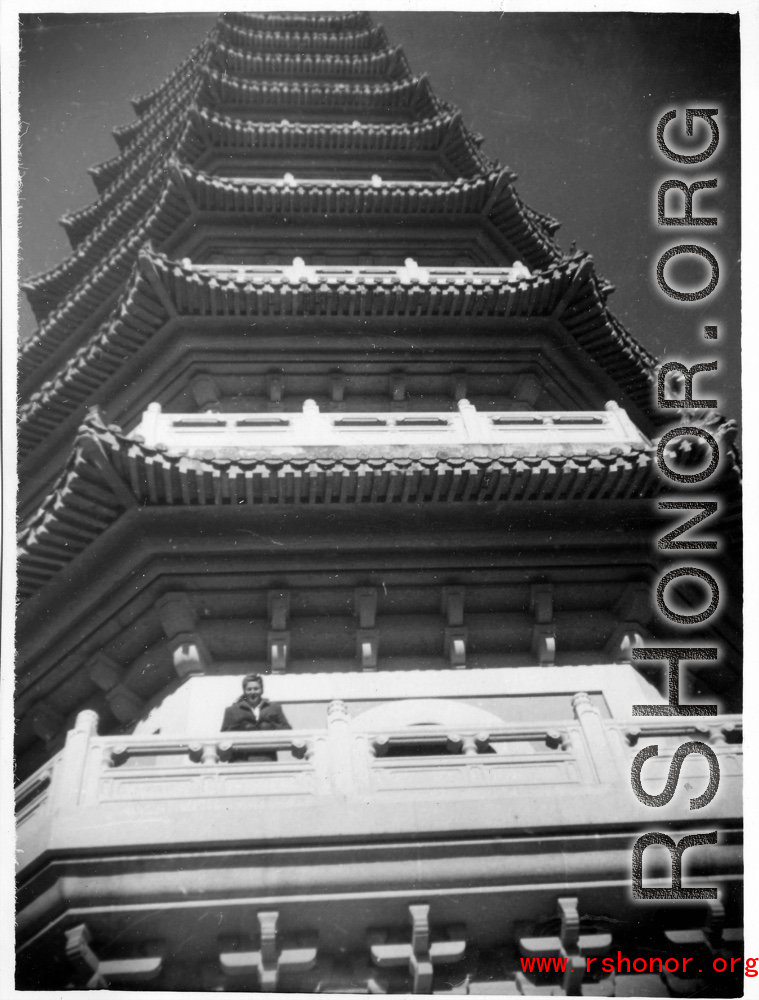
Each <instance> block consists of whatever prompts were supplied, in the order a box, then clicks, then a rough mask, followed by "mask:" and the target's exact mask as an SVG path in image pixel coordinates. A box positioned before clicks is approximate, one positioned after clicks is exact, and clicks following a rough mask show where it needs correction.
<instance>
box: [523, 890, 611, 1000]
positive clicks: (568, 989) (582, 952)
mask: <svg viewBox="0 0 759 1000" xmlns="http://www.w3.org/2000/svg"><path fill="white" fill-rule="evenodd" d="M557 911H558V914H557V915H558V917H559V920H560V928H559V933H558V935H550V936H546V937H523V938H520V939H519V951H520V953H521V954H522V955H524V956H525V957H531V956H535V957H537V956H540V957H541V958H563V959H565V960H566V969H565V972H564V976H563V979H562V984H561V985H562V989H563V991H564V992H565V993H566V995H567V996H578V995H579V994H580V992H581V984H582V978H583V975H584V974H585V968H586V961H585V960H586V959H587V958H590V957H592V956H593V955H604V954H605V953H606V952H607V951H608V950H609V948H610V947H611V934H582V933H581V931H580V912H579V909H578V899H577V897H576V896H562V897H560V898H559V899H558V900H557ZM517 982H518V984H520V983H522V982H524V985H525V989H524V990H523V991H522V992H532V990H531V989H530V988H529V985H530V984H529V982H528V980H527V979H526V978H525V976H524V973H521V972H520V973H517Z"/></svg>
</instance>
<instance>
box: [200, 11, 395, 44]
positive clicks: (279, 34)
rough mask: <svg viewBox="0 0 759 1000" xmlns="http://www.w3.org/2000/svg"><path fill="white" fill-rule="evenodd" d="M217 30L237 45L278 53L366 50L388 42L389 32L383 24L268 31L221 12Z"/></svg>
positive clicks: (221, 35)
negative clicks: (362, 26) (328, 29)
mask: <svg viewBox="0 0 759 1000" xmlns="http://www.w3.org/2000/svg"><path fill="white" fill-rule="evenodd" d="M218 29H219V35H220V37H222V38H224V37H225V36H226V38H228V39H229V40H230V41H232V42H233V43H234V44H236V45H239V46H243V47H248V48H253V49H263V50H270V51H279V52H293V51H295V52H319V51H321V52H331V51H338V52H365V51H376V50H377V49H382V48H385V47H386V46H387V45H388V41H387V35H386V34H385V30H384V28H382V27H381V26H380V25H377V26H374V27H370V28H360V29H358V30H342V31H337V30H334V29H333V30H331V31H319V30H317V31H303V30H301V31H297V30H296V31H279V30H275V31H272V30H268V31H266V30H262V29H260V28H258V29H256V28H244V27H242V26H241V25H238V24H233V23H231V22H230V21H228V20H227V19H226V18H225V15H224V14H222V15H221V16H220V17H219V21H218Z"/></svg>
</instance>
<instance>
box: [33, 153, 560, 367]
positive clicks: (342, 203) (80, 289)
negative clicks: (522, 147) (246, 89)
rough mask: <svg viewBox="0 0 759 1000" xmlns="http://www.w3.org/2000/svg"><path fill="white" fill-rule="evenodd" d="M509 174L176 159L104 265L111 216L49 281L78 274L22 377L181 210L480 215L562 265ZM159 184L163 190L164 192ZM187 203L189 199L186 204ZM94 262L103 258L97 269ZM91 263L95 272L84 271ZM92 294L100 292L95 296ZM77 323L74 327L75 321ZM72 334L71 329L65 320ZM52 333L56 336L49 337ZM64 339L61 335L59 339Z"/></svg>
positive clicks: (545, 261) (522, 249)
mask: <svg viewBox="0 0 759 1000" xmlns="http://www.w3.org/2000/svg"><path fill="white" fill-rule="evenodd" d="M512 176H513V175H511V174H510V172H509V171H508V170H506V169H502V170H501V171H498V172H496V171H493V172H491V173H489V174H480V175H477V176H475V177H474V178H471V179H464V178H459V179H457V180H455V181H387V182H383V181H380V182H379V183H378V184H375V183H373V182H371V181H340V180H337V181H317V180H303V181H299V182H296V183H295V184H294V185H293V186H286V185H285V184H284V183H282V182H279V181H275V180H264V179H256V180H247V179H240V180H238V179H235V178H223V177H217V176H215V175H213V174H207V173H204V172H203V171H200V170H196V169H194V168H193V167H191V166H189V165H187V164H184V165H180V164H179V163H178V162H177V161H173V166H172V168H171V169H170V170H169V171H168V173H167V174H166V175H165V177H164V178H161V176H160V174H158V175H157V176H156V178H154V179H153V180H152V181H150V180H146V181H145V182H143V184H142V185H141V186H140V188H139V189H138V191H137V192H136V193H135V196H136V198H135V204H139V205H142V204H143V202H145V203H147V202H148V201H149V200H150V199H149V198H143V195H145V193H146V192H150V193H151V195H154V196H155V199H156V200H155V207H154V209H153V210H152V211H149V214H147V215H146V214H144V213H142V214H138V216H137V218H136V219H135V221H134V222H133V224H132V225H131V227H129V228H127V229H126V230H125V231H124V233H123V235H122V236H121V238H120V239H121V242H120V243H117V244H116V245H115V246H113V247H112V248H111V249H110V250H108V253H107V256H106V257H105V258H104V259H103V258H100V257H99V251H100V250H101V246H100V243H101V242H102V240H105V239H107V238H109V237H111V236H112V235H113V232H114V229H115V231H116V232H118V231H120V230H121V223H122V222H123V221H124V220H123V219H121V217H120V216H118V215H116V214H112V216H111V217H109V218H110V219H111V222H110V223H109V222H108V220H106V222H104V223H103V225H102V227H101V230H100V231H99V234H98V235H102V240H99V239H98V238H97V237H93V238H92V240H91V241H90V242H89V243H88V244H87V246H86V247H85V248H84V249H83V250H82V251H81V253H80V255H79V256H75V257H73V258H69V259H68V261H67V262H65V263H64V264H63V265H60V266H59V268H58V269H56V270H55V271H54V272H53V273H52V277H51V281H58V282H59V283H60V282H61V281H63V276H64V275H68V274H72V275H74V276H78V279H79V280H78V283H77V284H76V285H74V286H73V287H72V288H71V289H69V290H68V291H67V292H65V295H64V297H63V298H62V299H61V300H60V301H59V302H58V304H57V305H56V307H55V309H54V310H53V311H51V312H50V313H49V315H48V316H47V319H46V322H45V324H44V325H43V326H41V327H40V328H39V330H38V332H37V336H36V337H35V338H34V340H32V341H29V342H28V343H27V344H26V345H25V346H24V348H23V350H22V352H21V356H20V362H19V364H20V372H21V374H22V375H24V374H26V372H27V369H28V370H30V371H31V370H32V369H33V368H34V367H35V366H36V365H37V364H38V363H39V359H40V348H41V347H42V345H43V344H44V343H45V342H46V341H48V340H50V341H53V342H55V348H54V349H57V346H58V344H59V343H60V341H61V333H62V330H61V329H60V326H61V324H60V321H61V319H62V318H64V317H66V316H71V313H72V308H74V307H75V306H76V305H77V304H80V305H82V306H83V305H84V299H85V298H86V300H87V307H86V308H87V309H91V308H92V306H93V304H94V303H96V302H102V301H104V298H103V296H106V297H107V296H108V295H111V294H112V293H113V290H114V282H113V280H112V278H111V275H112V274H113V272H114V270H117V271H118V272H119V273H120V274H121V276H122V278H125V277H126V268H127V267H128V265H129V263H130V260H131V259H134V258H136V254H137V249H138V247H139V246H140V245H142V244H143V243H145V242H147V241H148V240H156V241H158V242H162V241H163V239H164V238H165V237H166V236H167V235H168V234H169V233H170V232H171V231H172V230H173V228H174V227H175V226H176V224H177V222H178V221H179V220H180V218H181V214H182V211H183V210H182V205H184V206H185V212H186V214H190V213H191V212H193V211H198V212H208V211H217V212H218V211H221V212H224V211H226V212H230V211H233V212H235V213H240V212H243V213H256V214H258V213H265V214H270V215H280V214H284V213H289V214H290V215H292V214H306V215H314V214H317V215H321V214H323V213H325V212H326V213H328V214H331V215H333V216H337V215H349V216H354V215H364V216H365V215H380V216H382V217H383V218H386V217H388V216H392V215H399V214H401V215H403V216H404V217H408V216H412V215H420V216H423V217H430V216H450V215H451V214H454V215H458V214H459V213H464V214H474V215H480V216H482V217H483V219H484V218H489V219H490V221H491V222H492V223H493V224H494V225H495V226H496V227H497V228H498V229H499V231H501V232H503V234H504V236H505V238H506V239H507V240H508V241H509V243H510V244H511V246H513V247H514V249H515V252H516V254H517V256H518V257H519V258H520V259H523V260H525V262H526V263H527V264H528V265H529V266H530V267H546V266H548V265H549V264H550V263H552V262H555V261H557V260H559V259H561V256H562V254H561V251H560V249H559V248H558V246H557V245H556V244H555V243H554V242H553V240H552V239H551V237H550V236H549V235H548V234H547V233H546V232H545V231H544V230H542V229H540V228H539V227H538V226H536V225H534V224H533V222H532V220H530V219H528V217H527V216H526V215H525V213H524V211H523V209H524V205H523V203H522V202H521V199H519V197H518V195H517V194H516V192H515V191H514V189H513V186H512V185H511V183H510V178H511V177H512ZM161 183H162V184H163V188H162V190H161V186H160V185H161ZM188 197H189V201H188ZM93 258H98V259H100V264H99V265H98V264H97V263H96V262H95V261H94V260H93ZM90 265H92V270H88V267H89V266H90ZM46 277H47V276H45V275H43V276H42V277H41V278H38V279H37V283H36V285H35V286H32V287H33V290H34V292H35V293H37V294H38V295H42V294H43V291H42V290H44V289H45V288H47V289H49V287H50V282H47V281H45V280H44V279H45V278H46ZM97 289H101V290H102V291H101V292H100V293H99V296H100V297H98V293H97V291H96V290H97ZM74 322H75V321H74ZM68 326H69V331H70V332H71V331H73V329H74V327H73V326H72V321H69V324H68ZM51 331H53V332H51ZM63 339H65V335H64V336H63Z"/></svg>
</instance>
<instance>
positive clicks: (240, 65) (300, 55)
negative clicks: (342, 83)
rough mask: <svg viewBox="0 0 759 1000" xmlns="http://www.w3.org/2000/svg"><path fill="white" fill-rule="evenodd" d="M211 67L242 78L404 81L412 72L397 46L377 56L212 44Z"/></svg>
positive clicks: (399, 47) (220, 42) (376, 53)
mask: <svg viewBox="0 0 759 1000" xmlns="http://www.w3.org/2000/svg"><path fill="white" fill-rule="evenodd" d="M211 64H212V65H214V66H215V67H216V68H218V69H220V70H221V71H222V72H224V73H227V74H230V75H232V76H241V77H269V78H271V77H274V78H279V77H282V76H284V77H293V76H295V77H315V78H319V77H325V76H326V77H339V78H341V79H342V78H347V79H350V78H357V79H367V80H374V79H388V80H398V79H401V80H404V79H409V78H410V77H411V70H410V68H409V65H408V62H407V60H406V57H405V55H404V54H403V48H402V47H401V46H400V45H396V46H393V47H391V48H387V49H386V50H384V51H379V52H270V51H250V50H248V49H240V48H235V47H233V46H230V45H227V44H226V43H225V42H222V41H217V42H216V43H215V44H214V48H213V54H212V56H211Z"/></svg>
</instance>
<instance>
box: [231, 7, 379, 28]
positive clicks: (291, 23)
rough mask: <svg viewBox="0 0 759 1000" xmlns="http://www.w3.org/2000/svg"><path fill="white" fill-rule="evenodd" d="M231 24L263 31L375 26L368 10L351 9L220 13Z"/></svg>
mask: <svg viewBox="0 0 759 1000" xmlns="http://www.w3.org/2000/svg"><path fill="white" fill-rule="evenodd" d="M222 18H223V19H224V20H225V21H227V22H228V23H229V24H236V25H239V26H240V27H242V28H246V29H247V28H251V27H254V28H259V29H260V30H262V31H296V30H300V31H312V30H313V31H356V30H361V29H364V28H371V27H373V24H372V19H371V16H370V15H369V14H368V13H367V12H366V11H351V12H349V13H345V14H342V13H336V14H307V13H305V12H301V13H293V14H287V13H281V14H280V13H263V12H262V13H253V12H249V11H245V12H243V11H227V12H225V13H224V14H221V15H220V19H222Z"/></svg>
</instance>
